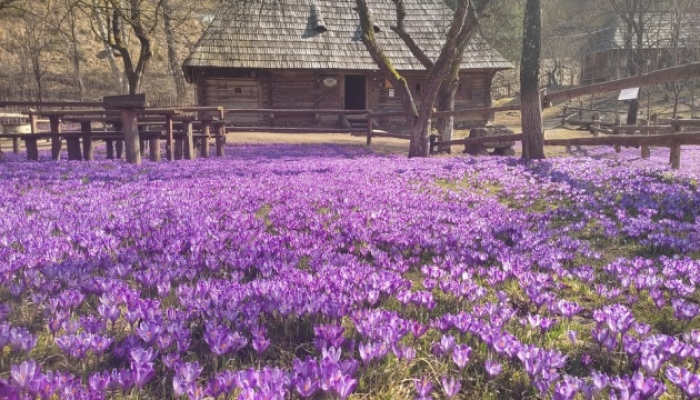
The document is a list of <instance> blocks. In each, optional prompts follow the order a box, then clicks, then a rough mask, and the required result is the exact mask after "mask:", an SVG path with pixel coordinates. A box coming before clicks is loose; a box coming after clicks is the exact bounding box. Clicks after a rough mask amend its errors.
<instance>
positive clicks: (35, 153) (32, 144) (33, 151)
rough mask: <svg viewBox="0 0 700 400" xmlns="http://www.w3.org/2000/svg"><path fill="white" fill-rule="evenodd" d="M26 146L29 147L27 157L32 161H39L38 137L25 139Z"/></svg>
mask: <svg viewBox="0 0 700 400" xmlns="http://www.w3.org/2000/svg"><path fill="white" fill-rule="evenodd" d="M24 146H25V147H26V148H27V159H28V160H32V161H39V143H38V141H37V139H36V138H26V139H24Z"/></svg>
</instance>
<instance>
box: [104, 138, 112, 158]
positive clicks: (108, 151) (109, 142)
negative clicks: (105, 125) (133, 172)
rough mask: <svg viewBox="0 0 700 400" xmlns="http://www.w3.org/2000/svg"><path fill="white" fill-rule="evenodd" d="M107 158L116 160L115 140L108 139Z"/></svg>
mask: <svg viewBox="0 0 700 400" xmlns="http://www.w3.org/2000/svg"><path fill="white" fill-rule="evenodd" d="M106 144H107V159H108V160H114V141H112V140H107V141H106Z"/></svg>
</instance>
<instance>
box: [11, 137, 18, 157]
mask: <svg viewBox="0 0 700 400" xmlns="http://www.w3.org/2000/svg"><path fill="white" fill-rule="evenodd" d="M12 152H13V153H15V154H19V138H12Z"/></svg>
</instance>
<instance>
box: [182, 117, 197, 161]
mask: <svg viewBox="0 0 700 400" xmlns="http://www.w3.org/2000/svg"><path fill="white" fill-rule="evenodd" d="M182 131H183V132H184V133H185V139H184V143H183V147H184V150H185V160H194V159H195V157H196V155H195V153H194V138H193V132H192V121H185V122H183V123H182Z"/></svg>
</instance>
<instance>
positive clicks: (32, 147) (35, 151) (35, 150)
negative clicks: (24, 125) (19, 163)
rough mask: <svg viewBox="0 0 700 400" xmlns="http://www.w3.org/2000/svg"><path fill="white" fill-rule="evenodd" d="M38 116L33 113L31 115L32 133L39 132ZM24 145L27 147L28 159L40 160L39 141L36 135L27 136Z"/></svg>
mask: <svg viewBox="0 0 700 400" xmlns="http://www.w3.org/2000/svg"><path fill="white" fill-rule="evenodd" d="M36 120H37V116H36V115H34V114H32V115H30V116H29V129H30V133H31V134H32V135H33V134H36V133H39V130H38V127H37V125H36V124H37V122H36ZM24 147H26V148H27V160H33V161H38V160H39V145H38V143H37V140H36V138H35V137H31V139H30V138H25V139H24Z"/></svg>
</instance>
